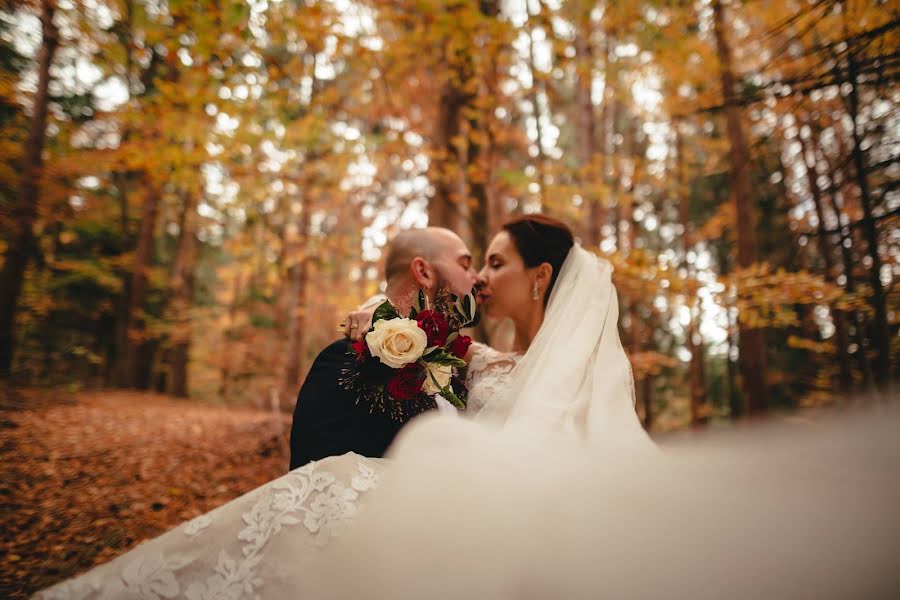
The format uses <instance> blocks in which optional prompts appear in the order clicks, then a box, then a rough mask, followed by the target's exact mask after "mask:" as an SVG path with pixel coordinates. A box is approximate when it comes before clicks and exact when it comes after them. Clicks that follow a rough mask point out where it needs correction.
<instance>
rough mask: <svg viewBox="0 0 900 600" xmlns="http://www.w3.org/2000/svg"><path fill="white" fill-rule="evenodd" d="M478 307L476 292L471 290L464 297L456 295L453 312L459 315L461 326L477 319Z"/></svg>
mask: <svg viewBox="0 0 900 600" xmlns="http://www.w3.org/2000/svg"><path fill="white" fill-rule="evenodd" d="M476 309H477V305H476V303H475V292H469V293H468V294H466V295H465V296H463V297H462V298H458V297H456V296H454V298H453V312H455V313H456V315H457V316H458V317H459V321H460V327H465V326H466V325H468V324H469V323H471V322H472V321H474V320H475V310H476Z"/></svg>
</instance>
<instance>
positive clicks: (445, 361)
mask: <svg viewBox="0 0 900 600" xmlns="http://www.w3.org/2000/svg"><path fill="white" fill-rule="evenodd" d="M422 358H423V359H424V360H425V362H430V363H434V364H436V365H450V366H451V367H460V368H462V367H465V366H466V361H464V360H463V359H461V358H457V357H455V356H453V355H452V354H450V353H449V352H448V351H447V350H445V349H444V348H441V349H440V350H436V351H434V352H432V353H431V354H429V355H428V356H423V357H422Z"/></svg>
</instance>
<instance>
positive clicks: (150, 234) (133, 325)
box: [121, 177, 160, 388]
mask: <svg viewBox="0 0 900 600" xmlns="http://www.w3.org/2000/svg"><path fill="white" fill-rule="evenodd" d="M159 202H160V191H159V188H158V187H157V185H156V183H155V182H153V181H151V180H150V178H149V177H148V178H147V193H146V197H145V198H144V206H143V209H142V211H141V232H140V235H139V237H138V242H137V248H135V251H134V263H133V266H132V271H131V295H130V297H129V299H128V310H127V312H126V316H125V323H126V325H125V327H126V332H127V333H126V337H125V340H124V346H123V347H124V353H123V357H122V367H121V384H122V386H123V387H129V388H137V387H140V386H141V384H142V381H143V380H144V379H146V378H145V377H143V375H142V372H143V371H144V368H145V367H146V365H144V364H142V360H141V358H142V356H144V355H145V348H144V346H145V333H146V332H145V326H146V323H145V321H144V317H143V315H142V313H143V310H144V307H145V305H146V303H147V291H148V287H149V282H148V277H147V275H148V272H149V270H150V261H151V259H152V257H153V238H154V233H155V230H156V215H157V213H158V212H159Z"/></svg>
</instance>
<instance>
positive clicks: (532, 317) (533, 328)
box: [512, 302, 544, 353]
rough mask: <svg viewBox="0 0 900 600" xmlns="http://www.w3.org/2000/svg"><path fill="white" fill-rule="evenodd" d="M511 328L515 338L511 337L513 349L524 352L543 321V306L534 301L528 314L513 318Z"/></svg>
mask: <svg viewBox="0 0 900 600" xmlns="http://www.w3.org/2000/svg"><path fill="white" fill-rule="evenodd" d="M512 321H513V328H514V330H515V338H514V339H513V351H514V352H521V353H524V352H526V351H527V350H528V348H529V346H531V342H532V341H533V340H534V338H535V336H536V335H537V333H538V331H539V330H540V328H541V323H543V322H544V307H543V305H542V304H541V303H539V302H535V307H534V309H533V310H532V312H531V313H530V314H528V315H523V318H521V319H516V318H513V320H512Z"/></svg>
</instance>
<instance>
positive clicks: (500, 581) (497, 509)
mask: <svg viewBox="0 0 900 600" xmlns="http://www.w3.org/2000/svg"><path fill="white" fill-rule="evenodd" d="M610 275H611V268H610V267H609V265H608V263H606V262H605V261H602V260H600V259H598V258H596V257H595V256H594V255H592V254H590V253H589V252H587V251H585V250H583V249H581V248H580V247H578V246H576V247H575V248H574V249H573V250H572V251H571V252H570V254H569V257H568V258H567V260H566V263H565V265H564V266H563V269H562V271H561V272H560V276H559V278H558V281H557V284H556V286H555V288H554V291H553V294H552V295H551V298H550V302H549V304H548V310H547V314H546V317H545V321H544V324H543V326H542V327H541V330H540V331H539V333H538V335H537V336H536V338H535V340H534V341H533V342H532V345H531V347H530V348H529V350H528V352H527V353H525V354H524V355H522V356H518V355H516V354H510V353H501V352H497V351H495V350H493V349H491V348H489V347H487V346H483V345H473V355H472V357H471V361H470V364H469V369H468V373H467V380H468V383H469V387H470V395H469V406H468V408H467V411H466V416H465V417H464V418H454V417H449V416H444V415H437V414H429V415H423V416H420V417H418V418H416V419H414V420H413V421H412V422H411V423H410V424H409V425H408V426H406V427H405V428H404V429H403V430H402V431H401V432H400V435H399V436H398V438H397V440H396V442H395V443H394V445H392V447H391V448H390V449H389V451H388V458H386V459H371V458H365V457H362V456H359V455H356V454H353V453H350V454H345V455H343V456H338V457H329V458H326V459H323V460H320V461H317V462H315V463H311V464H309V465H306V466H304V467H301V468H300V469H297V470H295V471H292V472H291V473H289V474H287V475H285V476H283V477H281V478H279V479H277V480H275V481H273V482H271V483H269V484H266V485H264V486H262V487H261V488H259V489H257V490H254V491H252V492H250V493H248V494H246V495H244V496H242V497H240V498H238V499H236V500H233V501H232V502H229V503H228V504H226V505H224V506H222V507H220V508H218V509H216V510H213V511H212V512H210V513H208V514H206V515H203V516H201V517H198V518H196V519H194V520H192V521H190V522H188V523H185V524H183V525H181V526H179V527H177V528H176V529H174V530H172V531H170V532H168V533H166V534H164V535H162V536H160V537H158V538H156V539H154V540H151V541H149V542H145V543H143V544H141V545H140V546H138V547H137V548H135V549H133V550H132V551H130V552H128V553H126V554H125V555H123V556H121V557H119V558H116V559H115V560H113V561H111V562H110V563H108V564H105V565H101V566H99V567H97V568H95V569H93V570H91V571H89V572H87V573H86V574H84V575H82V576H79V577H76V578H74V579H71V580H69V581H66V582H63V583H61V584H59V585H57V586H54V587H52V588H49V589H47V590H44V591H43V592H40V593H39V594H38V595H37V598H40V599H43V600H48V599H51V598H67V599H71V598H75V599H92V600H93V599H102V598H135V599H138V598H140V599H153V600H156V599H161V598H187V599H190V600H199V599H230V598H234V599H237V598H272V599H275V598H278V599H280V598H316V599H319V598H384V599H385V600H387V599H391V600H396V599H406V598H409V599H412V598H447V599H451V598H479V599H482V598H484V599H493V598H497V599H501V598H503V599H506V598H536V599H537V598H549V597H564V598H597V597H610V598H623V597H628V598H657V597H689V598H720V597H724V596H728V597H738V598H755V597H792V598H804V597H809V598H813V597H815V598H842V597H867V598H877V597H882V596H885V597H886V594H885V592H886V591H888V590H891V589H894V590H896V589H898V588H897V587H896V586H895V585H894V584H900V579H898V576H897V575H896V573H897V571H896V569H894V568H893V564H892V562H893V561H894V559H895V557H896V556H898V550H900V547H898V540H900V522H898V517H897V514H896V511H895V510H893V508H895V507H896V506H898V505H900V502H898V501H900V493H898V490H900V485H898V479H897V478H896V475H897V473H898V468H897V467H898V462H900V459H898V458H896V457H898V456H900V452H894V451H896V450H900V444H898V443H897V441H896V439H895V438H896V437H897V436H895V435H893V434H894V432H895V431H896V427H894V426H895V425H896V424H897V423H898V422H900V420H898V419H896V418H895V417H896V413H895V412H890V413H889V416H890V417H891V418H879V419H877V421H875V422H874V425H875V426H874V427H873V426H872V425H873V424H872V423H870V422H869V421H866V425H865V427H857V428H856V429H852V428H851V433H852V432H854V431H855V432H856V433H857V435H855V436H854V435H849V436H848V435H843V436H842V437H841V440H842V443H843V446H841V447H839V448H834V447H833V446H831V445H830V442H831V440H832V439H836V437H837V436H832V435H831V433H832V432H831V431H830V430H827V429H826V430H824V431H826V434H824V435H823V434H820V433H817V432H818V431H819V430H816V433H813V434H810V432H809V431H800V432H799V435H798V432H796V431H794V430H788V431H787V432H785V431H783V430H777V431H774V432H770V433H768V434H765V435H764V436H762V437H754V436H752V435H751V436H749V437H747V436H746V435H745V436H740V435H737V436H734V437H730V438H724V437H716V436H711V437H710V438H709V439H706V443H705V445H704V444H702V443H695V444H684V445H682V446H681V447H677V445H676V447H674V448H671V449H669V450H668V451H667V452H666V453H662V452H660V451H659V450H657V448H656V446H655V445H654V444H653V443H651V442H650V440H649V438H648V437H647V436H646V434H645V433H644V431H643V429H642V428H641V426H640V423H639V422H638V419H637V416H636V414H635V412H634V406H633V400H634V392H633V383H632V374H631V368H630V364H629V363H628V360H627V358H626V357H625V354H624V351H623V350H622V347H621V343H620V341H619V336H618V332H617V321H618V304H617V301H616V296H615V290H614V288H613V286H612V283H611V277H610ZM832 429H834V428H833V427H832ZM704 439H705V438H704ZM823 455H824V456H825V461H826V464H827V465H830V466H829V467H827V468H823V465H822V464H820V462H819V460H820V459H821V457H822V456H823ZM873 457H880V460H879V459H874V458H873ZM828 461H830V462H828ZM863 465H864V468H859V467H860V466H863Z"/></svg>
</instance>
